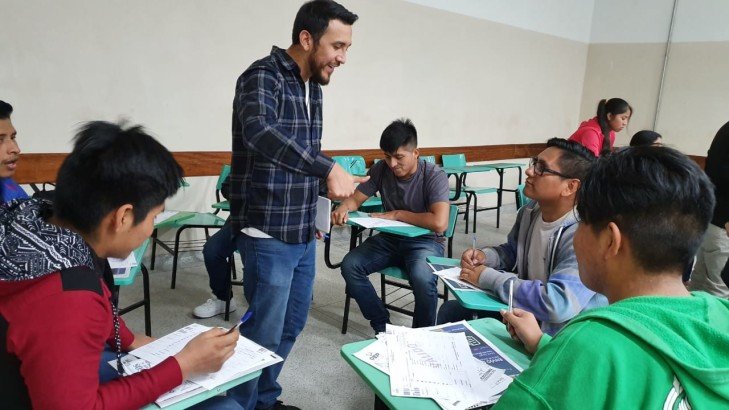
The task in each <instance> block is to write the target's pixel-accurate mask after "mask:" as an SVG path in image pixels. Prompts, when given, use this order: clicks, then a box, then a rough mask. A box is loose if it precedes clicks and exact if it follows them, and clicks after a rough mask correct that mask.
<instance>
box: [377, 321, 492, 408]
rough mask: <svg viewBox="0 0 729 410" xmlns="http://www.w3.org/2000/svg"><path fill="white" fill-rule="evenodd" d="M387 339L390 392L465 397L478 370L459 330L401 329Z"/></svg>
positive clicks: (408, 394)
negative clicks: (454, 331)
mask: <svg viewBox="0 0 729 410" xmlns="http://www.w3.org/2000/svg"><path fill="white" fill-rule="evenodd" d="M391 333H392V334H391V336H390V337H388V338H387V358H388V365H389V370H390V394H392V395H393V396H405V397H447V398H449V399H451V400H462V399H465V398H467V396H468V395H467V394H464V391H470V390H472V385H473V382H474V381H476V380H477V379H478V370H477V369H476V366H475V363H474V361H473V359H472V357H471V351H470V349H469V348H468V341H467V340H466V337H465V335H463V334H462V333H439V332H436V333H432V334H428V335H427V337H424V332H423V331H412V330H410V331H402V330H400V329H398V328H396V327H393V329H392V332H391Z"/></svg>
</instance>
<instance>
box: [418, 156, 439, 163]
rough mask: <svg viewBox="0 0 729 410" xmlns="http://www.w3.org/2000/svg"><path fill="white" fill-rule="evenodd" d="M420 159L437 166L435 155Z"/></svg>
mask: <svg viewBox="0 0 729 410" xmlns="http://www.w3.org/2000/svg"><path fill="white" fill-rule="evenodd" d="M420 159H422V160H425V162H430V163H431V164H435V155H422V156H420Z"/></svg>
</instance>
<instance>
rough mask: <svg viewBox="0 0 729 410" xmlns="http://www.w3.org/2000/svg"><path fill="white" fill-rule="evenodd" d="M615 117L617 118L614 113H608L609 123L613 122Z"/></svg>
mask: <svg viewBox="0 0 729 410" xmlns="http://www.w3.org/2000/svg"><path fill="white" fill-rule="evenodd" d="M613 117H615V116H614V115H613V114H612V113H607V119H608V122H610V121H612V120H613Z"/></svg>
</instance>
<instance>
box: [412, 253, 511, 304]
mask: <svg viewBox="0 0 729 410" xmlns="http://www.w3.org/2000/svg"><path fill="white" fill-rule="evenodd" d="M427 260H428V262H430V263H437V264H439V265H448V266H459V265H460V263H461V261H460V260H458V259H453V258H441V257H438V256H428V258H427ZM448 290H449V291H451V293H453V295H455V297H456V300H458V303H460V304H461V306H463V307H465V308H467V309H472V310H488V311H499V310H501V309H506V308H508V306H507V305H506V304H505V303H504V302H502V301H500V300H499V299H497V298H496V297H494V296H491V295H489V294H487V293H484V292H473V291H467V290H454V289H450V288H449V289H448Z"/></svg>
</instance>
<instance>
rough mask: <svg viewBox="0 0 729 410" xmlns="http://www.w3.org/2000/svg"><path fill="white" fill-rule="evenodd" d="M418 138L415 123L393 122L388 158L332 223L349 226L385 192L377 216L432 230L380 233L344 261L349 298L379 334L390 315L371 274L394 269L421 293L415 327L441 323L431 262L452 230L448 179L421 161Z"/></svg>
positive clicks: (385, 140)
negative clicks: (350, 218)
mask: <svg viewBox="0 0 729 410" xmlns="http://www.w3.org/2000/svg"><path fill="white" fill-rule="evenodd" d="M417 147H418V136H417V131H416V130H415V126H414V125H413V123H412V122H410V120H407V119H402V120H397V121H394V122H393V123H391V124H390V125H388V126H387V128H385V130H384V131H383V132H382V137H381V138H380V148H381V149H382V151H383V152H384V154H385V159H384V160H383V161H380V162H378V163H376V164H375V165H373V166H372V168H371V169H370V172H369V175H370V179H369V180H368V181H367V182H365V183H362V184H360V185H359V186H358V187H357V190H356V191H355V192H354V194H353V195H352V196H350V197H349V198H347V199H346V200H344V201H343V202H342V203H341V204H340V205H339V206H338V207H337V209H335V210H334V212H332V222H333V223H334V224H335V225H342V224H344V223H345V222H347V212H349V211H355V210H357V209H358V208H359V207H360V205H362V203H363V202H364V201H366V200H367V198H369V197H370V196H372V195H374V194H375V192H378V191H379V192H380V196H381V197H382V205H383V208H384V211H385V212H384V213H379V214H371V215H372V216H375V217H378V218H385V219H392V220H397V221H402V222H407V223H409V224H412V225H417V226H420V227H422V228H426V229H430V230H431V231H433V232H435V233H433V234H429V235H424V236H419V237H415V238H406V237H403V236H397V235H392V234H387V233H380V234H378V235H375V236H373V237H371V238H369V239H367V240H366V241H365V242H364V243H363V244H362V245H360V246H358V247H357V248H355V249H353V250H352V251H350V252H349V253H348V254H347V256H345V257H344V260H343V261H342V276H343V277H344V280H345V282H346V283H347V290H348V292H349V295H350V296H351V297H353V298H354V300H356V301H357V304H358V305H359V308H360V310H361V311H362V313H363V314H364V317H365V318H366V319H368V320H369V321H370V324H371V325H372V328H373V329H374V330H375V333H379V332H382V331H384V330H385V324H386V323H388V321H389V318H390V315H389V313H388V312H387V309H385V306H384V305H383V304H382V301H381V300H380V298H379V296H377V292H376V291H375V289H374V287H373V286H372V284H371V283H370V281H369V280H368V279H367V276H368V275H369V274H370V273H373V272H378V271H380V270H382V269H383V268H386V267H388V266H398V267H400V268H402V269H403V270H404V271H405V272H406V273H407V274H408V277H409V281H410V285H411V286H412V287H413V294H414V295H415V314H414V317H413V327H424V326H431V325H434V324H435V316H436V307H437V304H438V290H437V287H436V285H437V278H436V276H435V275H433V273H432V271H431V270H430V268H429V267H428V264H427V263H426V260H425V258H426V257H428V256H431V255H436V256H443V250H444V242H445V240H444V238H443V235H442V234H443V232H445V230H446V229H447V227H448V212H449V203H448V196H449V189H448V177H447V176H446V174H445V173H444V172H443V170H442V169H440V168H438V167H437V166H436V165H434V164H431V163H429V162H426V161H424V160H420V159H419V158H418V156H419V153H418V148H417Z"/></svg>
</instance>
